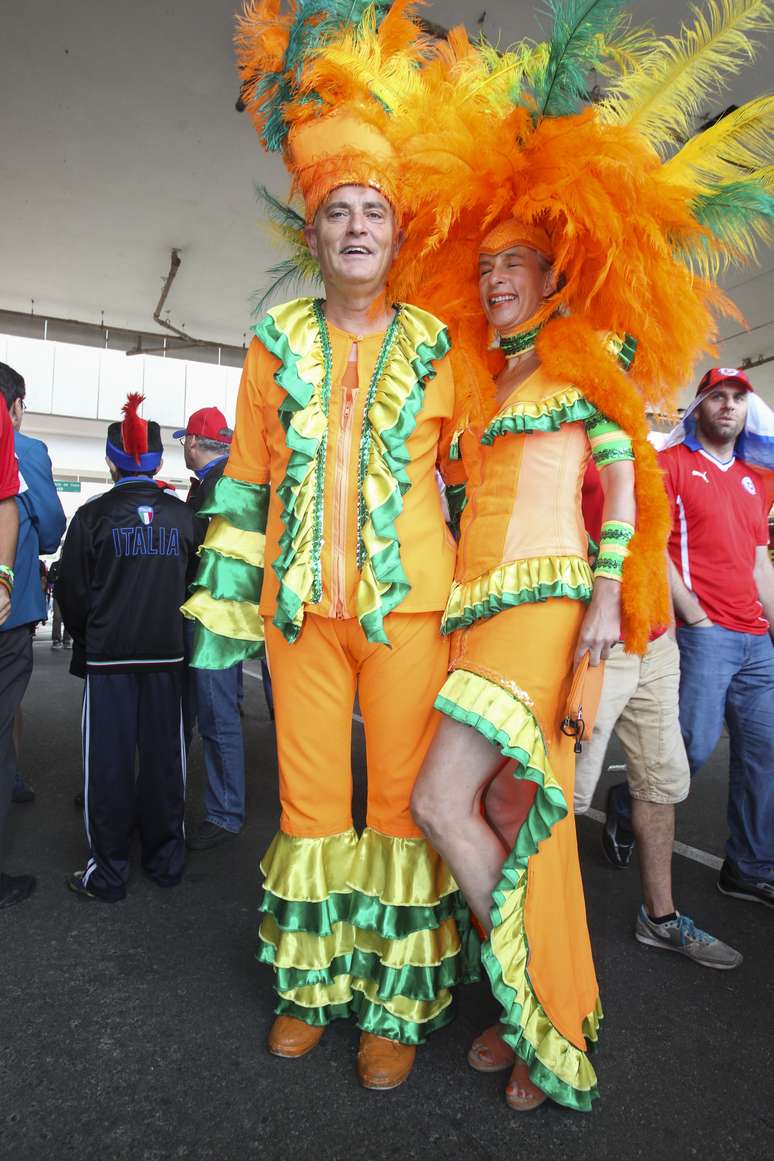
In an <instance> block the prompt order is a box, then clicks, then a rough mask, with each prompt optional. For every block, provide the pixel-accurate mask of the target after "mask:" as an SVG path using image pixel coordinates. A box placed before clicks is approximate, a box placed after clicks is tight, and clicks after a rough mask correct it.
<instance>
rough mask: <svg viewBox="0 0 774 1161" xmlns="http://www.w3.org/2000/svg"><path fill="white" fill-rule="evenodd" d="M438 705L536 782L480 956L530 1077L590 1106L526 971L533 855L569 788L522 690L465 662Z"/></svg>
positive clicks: (589, 1082)
mask: <svg viewBox="0 0 774 1161" xmlns="http://www.w3.org/2000/svg"><path fill="white" fill-rule="evenodd" d="M435 705H436V709H438V710H440V711H441V712H442V713H445V714H447V715H448V716H449V717H451V718H453V719H454V720H455V721H458V722H461V723H462V724H463V725H468V726H471V727H472V728H473V729H475V730H477V731H478V733H480V734H481V735H482V736H483V737H485V738H486V739H487V741H489V742H491V743H492V744H493V745H495V746H497V747H498V748H499V750H500V752H501V753H502V754H503V755H504V756H505V757H507V758H511V759H514V760H515V761H516V763H517V766H516V771H515V773H514V777H518V778H520V779H526V780H528V781H530V782H533V783H535V785H536V788H537V789H536V793H535V797H534V800H533V804H532V807H531V809H530V811H529V814H528V815H527V818H526V819H525V821H524V823H523V825H522V827H521V829H520V830H519V833H518V835H517V837H516V842H515V844H514V846H513V848H512V850H511V851H510V852H509V854H508V855H507V857H506V859H505V862H504V863H503V866H502V870H501V877H500V881H499V882H498V884H497V886H496V887H495V889H494V892H493V905H492V910H491V912H490V918H491V921H492V935H491V937H490V940H488V941H487V942H486V943H485V944H484V945H483V947H482V949H481V958H482V962H483V964H484V966H485V968H486V971H487V974H488V975H489V979H490V983H491V986H492V991H493V993H494V995H495V998H496V999H497V1000H498V1001H499V1003H500V1004H501V1006H502V1009H503V1015H502V1023H503V1024H504V1026H505V1031H504V1033H503V1038H504V1039H505V1041H506V1042H507V1043H508V1044H510V1046H511V1047H512V1048H513V1049H514V1051H515V1052H516V1053H517V1054H518V1056H519V1057H520V1058H521V1059H522V1060H524V1061H525V1062H526V1064H527V1065H528V1066H529V1075H530V1078H531V1080H532V1081H533V1082H534V1083H535V1084H536V1085H538V1086H539V1087H540V1088H541V1089H542V1090H543V1092H545V1093H547V1094H548V1095H549V1096H550V1097H551V1099H552V1100H554V1101H556V1102H557V1103H558V1104H562V1105H566V1106H567V1107H568V1108H572V1109H575V1110H577V1111H583V1112H587V1111H588V1110H589V1109H590V1108H591V1105H592V1102H593V1101H594V1100H595V1099H596V1098H597V1096H598V1093H597V1091H596V1076H595V1073H594V1069H593V1068H592V1066H591V1063H590V1062H589V1060H588V1056H587V1054H586V1053H584V1052H581V1051H580V1050H579V1049H578V1048H576V1047H575V1045H574V1044H572V1043H570V1041H568V1040H566V1039H565V1037H563V1036H562V1035H561V1033H559V1032H558V1030H557V1029H556V1028H555V1027H554V1026H553V1024H552V1023H551V1021H550V1019H549V1017H548V1015H547V1013H546V1011H545V1009H544V1008H543V1006H542V1005H541V1003H540V1001H539V1000H538V998H537V996H536V994H535V992H534V991H533V989H532V985H531V983H530V979H529V974H528V961H529V946H528V943H527V936H526V931H525V930H524V915H523V907H524V899H525V897H526V889H527V876H528V867H529V860H530V858H531V857H532V856H533V855H535V854H537V851H538V847H539V845H540V843H542V842H543V841H544V840H545V839H547V838H548V837H549V835H550V834H551V831H552V830H553V828H554V827H555V826H556V824H557V823H558V822H559V821H561V819H563V818H564V817H565V816H566V815H567V812H568V807H567V802H566V800H565V797H564V793H563V791H562V789H561V787H560V786H559V784H558V783H557V782H556V780H555V778H554V776H553V774H552V772H551V766H550V762H549V759H548V754H547V752H546V748H545V742H544V740H543V736H542V733H541V730H540V727H539V725H538V723H537V721H536V720H535V717H534V715H533V714H532V712H531V710H530V709H529V708H528V707H527V706H526V705H525V704H524V702H523V701H521V700H520V699H519V698H517V697H515V696H514V695H513V694H511V693H509V692H508V691H507V690H505V689H503V688H502V687H501V686H499V685H494V684H493V683H491V682H489V681H487V680H486V679H485V678H483V677H481V676H479V675H478V674H474V673H470V672H467V671H465V670H462V669H457V670H455V671H454V672H453V673H452V674H450V676H449V679H448V680H447V681H446V683H445V684H444V686H443V689H442V690H441V693H440V694H439V695H438V697H437V698H436V702H435ZM504 927H505V930H500V929H502V928H504ZM493 943H495V944H497V945H498V946H499V944H500V943H505V944H506V945H507V947H508V969H509V971H510V973H511V975H512V978H511V982H508V981H507V980H506V978H505V972H504V964H503V961H502V958H501V956H500V957H498V954H497V952H496V951H495V950H494V948H493ZM514 976H515V977H516V978H513V977H514ZM514 985H515V986H514ZM600 1018H601V1009H600V1008H599V1006H597V1009H596V1010H595V1012H593V1013H591V1014H589V1016H587V1018H586V1020H585V1022H584V1033H585V1035H586V1036H588V1038H589V1039H591V1040H596V1037H597V1026H598V1023H599V1019H600Z"/></svg>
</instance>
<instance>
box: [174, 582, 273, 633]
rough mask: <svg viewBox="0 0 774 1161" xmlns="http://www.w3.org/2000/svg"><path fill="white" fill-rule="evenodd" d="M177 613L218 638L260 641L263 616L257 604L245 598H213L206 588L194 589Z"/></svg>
mask: <svg viewBox="0 0 774 1161" xmlns="http://www.w3.org/2000/svg"><path fill="white" fill-rule="evenodd" d="M181 612H182V613H183V615H184V616H186V617H189V618H191V619H192V620H195V621H199V622H200V624H202V625H204V627H205V629H209V631H210V632H211V633H216V634H217V635H218V636H220V637H233V638H236V639H237V640H241V641H263V617H262V616H261V614H260V613H259V612H258V605H253V604H251V603H249V602H248V601H216V600H215V599H214V597H211V596H210V594H209V593H208V592H207V590H206V589H197V590H196V591H195V592H194V593H193V594H192V595H191V596H190V597H189V598H188V600H187V601H186V602H185V604H184V605H183V606H182V608H181Z"/></svg>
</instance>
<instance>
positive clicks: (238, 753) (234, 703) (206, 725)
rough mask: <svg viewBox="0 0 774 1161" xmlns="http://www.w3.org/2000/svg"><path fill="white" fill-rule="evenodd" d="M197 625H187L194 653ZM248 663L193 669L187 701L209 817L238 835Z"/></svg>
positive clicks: (188, 722)
mask: <svg viewBox="0 0 774 1161" xmlns="http://www.w3.org/2000/svg"><path fill="white" fill-rule="evenodd" d="M192 639H193V625H192V624H190V623H187V624H186V645H187V646H188V649H189V652H190V645H191V642H192ZM241 677H242V665H241V663H240V664H239V665H232V666H231V667H230V668H229V669H189V670H188V681H187V682H186V690H185V697H184V700H183V720H184V729H185V740H186V747H188V746H190V743H191V735H192V733H193V727H194V723H197V724H198V727H199V736H200V737H201V739H202V747H203V749H204V769H205V771H206V774H207V783H206V786H205V788H204V795H203V803H204V813H205V817H206V818H207V819H208V820H209V821H210V822H214V823H215V825H216V826H221V827H223V829H224V830H228V831H231V832H232V833H234V834H236V833H237V832H238V831H240V830H241V829H242V827H243V826H244V822H245V751H244V745H243V743H242V720H241V718H240V715H239V688H240V683H241Z"/></svg>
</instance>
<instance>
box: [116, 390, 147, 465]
mask: <svg viewBox="0 0 774 1161" xmlns="http://www.w3.org/2000/svg"><path fill="white" fill-rule="evenodd" d="M144 400H145V396H144V395H141V394H140V392H139V391H131V392H130V393H129V395H127V397H126V403H125V404H124V405H123V407H122V408H121V411H122V413H123V416H124V418H123V422H122V423H121V439H122V441H123V445H124V451H125V452H126V453H127V454H128V455H130V456H131V457H132V459H133V460H134V462H135V463H136V464H139V463H140V456H143V455H145V453H146V452H147V450H148V424H147V423H146V421H145V420H144V419H141V418H140V416H139V415H138V414H137V412H138V410H139V407H140V404H141V403H142V402H144Z"/></svg>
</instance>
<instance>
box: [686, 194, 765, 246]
mask: <svg viewBox="0 0 774 1161" xmlns="http://www.w3.org/2000/svg"><path fill="white" fill-rule="evenodd" d="M692 208H693V213H694V216H695V217H696V219H697V220H698V221H699V222H700V223H701V225H702V226H705V227H706V229H708V230H709V231H710V232H711V234H712V235H713V238H714V239H715V240H716V241H717V242H720V243H721V244H722V245H723V247H724V248H725V250H726V253H725V254H724V259H725V264H728V263H729V262H732V261H737V262H745V261H750V260H752V259H754V258H755V256H756V254H757V252H758V248H759V245H760V243H761V242H763V243H771V242H772V241H774V194H772V193H770V192H769V191H768V190H767V189H765V188H764V187H763V186H762V185H761V184H759V183H758V182H757V181H730V182H726V183H724V184H723V185H722V186H719V187H718V189H716V190H714V191H713V192H712V193H707V194H701V195H700V196H699V197H697V198H696V199H695V200H694V202H693V206H692ZM706 246H707V249H708V250H709V249H710V248H714V243H711V242H710V241H709V240H707V242H706Z"/></svg>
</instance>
